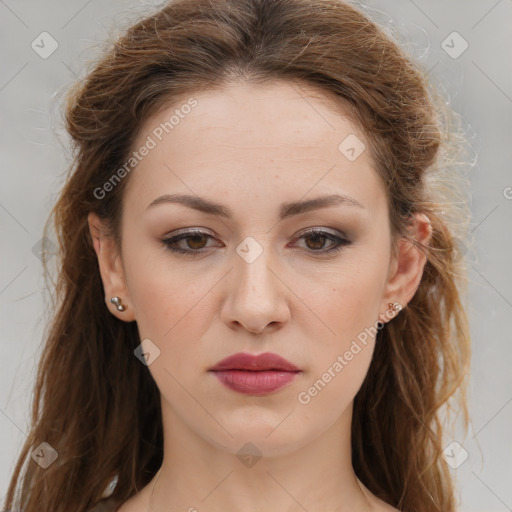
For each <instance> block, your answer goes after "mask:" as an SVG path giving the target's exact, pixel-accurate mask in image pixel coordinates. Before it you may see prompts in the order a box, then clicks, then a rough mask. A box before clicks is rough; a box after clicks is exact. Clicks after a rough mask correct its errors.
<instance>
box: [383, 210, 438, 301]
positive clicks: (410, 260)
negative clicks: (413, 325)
mask: <svg viewBox="0 0 512 512" xmlns="http://www.w3.org/2000/svg"><path fill="white" fill-rule="evenodd" d="M431 237H432V226H431V224H430V220H429V219H428V217H427V216H426V215H424V214H415V215H414V223H413V226H412V227H411V228H410V230H409V234H408V235H407V236H404V237H402V238H401V239H400V240H399V242H398V254H397V255H396V257H395V258H394V260H393V262H392V271H391V273H390V276H389V279H388V283H387V286H386V294H385V297H384V301H385V302H384V304H386V305H387V304H389V303H395V302H398V303H399V304H401V305H402V307H405V306H406V305H407V304H408V303H409V302H410V300H411V299H412V298H413V297H414V294H415V293H416V291H417V289H418V287H419V285H420V283H421V278H422V277H423V269H424V267H425V264H426V262H427V257H426V254H425V251H424V249H423V247H425V246H428V244H429V242H430V239H431Z"/></svg>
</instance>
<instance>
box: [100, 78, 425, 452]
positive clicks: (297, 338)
mask: <svg viewBox="0 0 512 512" xmlns="http://www.w3.org/2000/svg"><path fill="white" fill-rule="evenodd" d="M191 96H193V99H189V98H187V99H186V100H184V101H183V103H181V104H179V105H173V107H172V108H169V109H166V110H164V111H161V112H159V113H158V114H157V115H154V116H153V117H151V118H150V119H148V120H147V121H146V122H145V124H144V125H143V127H142V128H141V130H140V132H139V135H138V138H137V140H136V142H135V144H134V147H133V149H134V150H135V151H137V150H139V149H140V148H141V147H142V146H144V145H146V147H147V148H149V149H148V150H147V151H146V150H142V151H139V156H141V155H142V153H144V154H145V156H141V159H140V162H139V163H138V165H137V167H136V168H135V169H134V170H133V171H131V175H130V177H129V183H128V184H127V185H128V186H127V189H126V191H125V196H124V203H123V216H122V228H121V230H122V232H121V234H122V250H121V257H122V272H123V276H124V277H123V279H124V281H123V284H122V285H119V286H118V287H117V288H115V289H111V290H110V291H111V292H112V294H113V295H119V296H120V297H121V299H122V301H123V303H124V304H125V305H127V306H128V309H127V311H125V312H122V313H121V312H119V313H117V312H114V314H116V315H117V316H118V317H119V318H122V319H126V320H133V319H134V320H136V322H137V325H138V329H139V333H140V338H141V340H151V343H148V342H147V341H145V342H144V343H143V347H144V351H145V352H148V353H150V354H151V355H150V356H149V357H150V359H149V362H150V364H149V366H148V368H149V371H150V372H151V374H152V376H153V378H154V379H155V381H156V383H157V385H158V388H159V389H160V392H161V398H162V406H163V414H164V422H166V421H169V422H171V421H172V423H173V425H180V428H183V427H184V428H186V429H188V430H189V431H191V432H193V434H195V435H197V436H199V437H200V438H201V439H203V440H204V441H207V442H208V443H210V444H213V445H214V446H216V447H220V448H222V449H224V450H226V451H228V452H231V453H236V452H237V451H238V450H239V449H240V447H241V446H243V445H244V444H245V443H247V442H251V443H252V444H254V445H256V446H257V447H258V449H259V450H260V451H261V452H262V453H266V454H269V455H272V454H274V455H276V454H281V453H286V452H290V451H292V450H295V449H297V448H299V447H301V446H305V445H306V444H308V443H309V442H311V441H313V440H314V439H316V438H318V437H319V436H320V435H321V434H323V433H325V432H326V431H327V430H328V429H330V428H336V424H337V423H339V422H342V421H343V418H345V419H346V418H347V414H349V412H350V405H351V403H352V401H353V399H354V396H355V395H356V393H357V391H358V390H359V388H360V386H361V384H362V382H363V380H364V378H365V376H366V373H367V370H368V367H369V364H370V361H371V358H372V353H373V349H374V341H375V333H376V331H377V329H375V326H376V325H377V324H376V322H377V321H378V320H379V318H380V319H384V320H389V317H387V316H386V315H387V313H386V311H387V310H388V309H389V308H388V303H389V302H394V301H395V300H398V301H400V302H402V304H405V300H406V299H407V297H403V296H397V295H400V292H402V291H403V290H404V286H403V283H402V281H400V283H398V277H397V276H396V275H395V271H396V270H397V268H398V265H395V260H394V259H392V257H391V233H390V225H389V220H388V209H387V200H386V189H385V186H384V184H383V183H382V181H381V179H380V177H379V176H378V174H377V172H376V171H375V170H374V169H373V168H372V161H371V160H370V156H369V152H368V150H365V149H364V146H363V141H364V137H363V135H362V134H360V132H358V130H356V128H355V126H354V125H353V124H351V123H350V122H349V120H348V119H347V118H343V117H341V116H340V115H339V114H336V113H334V112H333V111H332V110H331V109H330V108H329V107H328V106H327V104H326V102H325V99H324V98H323V97H322V96H321V94H320V93H318V92H316V91H315V90H314V89H308V88H304V87H302V88H299V87H298V86H297V85H290V84H289V83H286V82H276V83H274V84H273V85H271V86H267V87H256V86H251V85H248V84H245V83H241V82H240V83H232V84H231V85H230V86H229V87H226V88H225V89H223V90H222V92H220V91H218V92H214V91H211V92H208V93H202V94H194V95H191ZM187 100H189V101H188V103H187ZM185 105H188V107H187V106H185ZM173 115H174V118H172V116H173ZM171 118H172V119H171ZM170 119H171V120H170ZM165 123H167V124H165ZM148 136H149V138H148ZM347 137H348V139H347ZM169 196H175V197H176V196H188V199H187V200H186V202H187V203H188V206H187V205H185V204H184V202H185V201H183V202H177V201H176V202H171V201H170V200H168V199H169ZM328 197H329V198H331V199H332V198H334V199H333V200H332V201H331V202H329V203H328V204H327V201H326V203H325V205H324V206H323V207H318V205H317V204H316V203H315V201H314V200H319V199H320V198H328ZM310 201H313V202H311V203H310ZM294 203H300V204H303V206H301V207H299V206H297V205H295V206H293V204H294ZM318 204H321V203H318ZM193 205H196V207H193ZM200 205H203V206H204V208H203V207H201V208H200V207H199V206H200ZM206 205H208V207H207V208H206ZM315 205H316V206H315ZM206 209H207V210H208V211H205V210H206ZM311 230H313V231H316V232H318V233H316V234H315V233H313V234H311V233H309V234H308V232H309V231H311ZM197 232H200V233H199V234H197ZM184 233H189V238H184V237H182V238H181V239H175V240H174V241H170V242H169V244H172V245H168V244H166V242H165V240H170V239H171V238H172V237H175V236H176V235H178V234H179V235H180V236H181V235H183V234H184ZM171 247H173V248H175V249H176V252H172V251H171ZM338 249H339V250H338ZM178 250H188V251H190V254H189V253H180V252H177V251H178ZM416 284H417V283H416ZM404 293H405V292H404ZM411 293H412V292H411ZM158 351H159V352H158ZM237 353H245V354H249V355H258V354H262V353H272V354H277V355H279V356H281V357H282V358H285V359H286V360H287V361H289V362H290V363H292V364H293V365H295V367H296V368H298V369H299V371H298V372H284V371H276V369H275V368H274V369H272V368H270V367H271V366H272V364H271V362H270V363H268V361H267V363H268V364H267V366H265V365H264V367H266V368H267V371H263V370H261V368H259V369H260V370H261V371H259V372H255V371H247V369H246V370H245V371H242V370H241V369H240V368H238V369H237V368H235V366H237V365H238V366H241V363H240V361H238V362H235V363H232V364H231V365H229V364H228V365H227V366H228V367H229V369H227V370H225V371H224V372H220V371H219V372H214V371H211V369H212V367H214V366H215V365H216V364H217V363H218V362H219V361H221V360H223V359H225V358H226V357H228V356H231V355H233V354H237ZM141 364H142V363H141ZM249 364H250V361H249ZM256 373H259V375H256ZM176 428H178V427H176Z"/></svg>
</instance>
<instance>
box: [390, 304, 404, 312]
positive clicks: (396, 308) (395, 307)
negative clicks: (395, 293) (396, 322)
mask: <svg viewBox="0 0 512 512" xmlns="http://www.w3.org/2000/svg"><path fill="white" fill-rule="evenodd" d="M388 306H389V309H391V310H392V311H395V312H397V313H398V312H399V311H401V310H402V309H403V307H402V304H400V302H390V303H389V304H388Z"/></svg>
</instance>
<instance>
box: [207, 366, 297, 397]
mask: <svg viewBox="0 0 512 512" xmlns="http://www.w3.org/2000/svg"><path fill="white" fill-rule="evenodd" d="M213 373H214V374H215V376H216V377H217V378H218V379H219V380H220V381H221V382H222V384H224V386H226V387H228V388H229V389H232V390H233V391H236V392H238V393H244V394H246V395H265V394H267V393H272V392H274V391H277V390H279V389H282V388H284V387H285V386H286V385H288V384H289V383H290V382H291V381H292V380H293V379H294V378H295V377H296V376H297V375H298V374H299V373H300V372H283V371H277V370H269V371H261V372H254V371H243V370H223V371H215V372H213Z"/></svg>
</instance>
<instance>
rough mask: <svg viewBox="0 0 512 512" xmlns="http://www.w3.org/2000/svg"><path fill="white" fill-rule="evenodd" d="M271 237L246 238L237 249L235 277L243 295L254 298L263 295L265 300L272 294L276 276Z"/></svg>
mask: <svg viewBox="0 0 512 512" xmlns="http://www.w3.org/2000/svg"><path fill="white" fill-rule="evenodd" d="M269 240H270V237H266V239H265V240H263V237H259V239H258V240H256V238H254V237H252V236H248V237H246V238H245V239H244V240H242V242H241V243H240V244H239V245H238V246H237V248H236V257H235V267H236V270H235V275H236V284H237V286H236V287H237V288H238V289H239V291H240V292H241V293H242V294H249V295H250V296H252V297H253V298H255V295H261V297H260V298H262V299H264V298H267V299H268V297H265V296H266V295H268V294H269V293H272V292H273V290H272V288H273V285H274V279H275V276H274V274H273V272H272V271H271V270H270V269H271V268H272V261H271V260H272V253H271V249H270V243H269Z"/></svg>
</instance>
